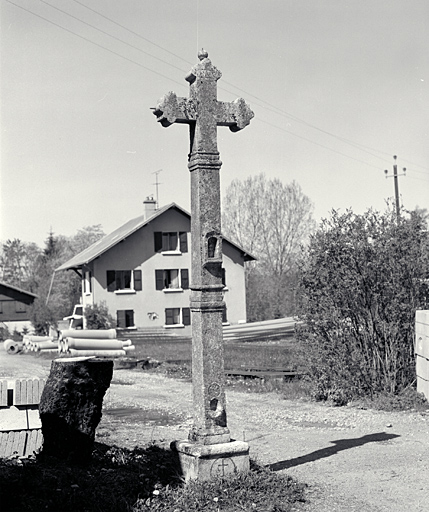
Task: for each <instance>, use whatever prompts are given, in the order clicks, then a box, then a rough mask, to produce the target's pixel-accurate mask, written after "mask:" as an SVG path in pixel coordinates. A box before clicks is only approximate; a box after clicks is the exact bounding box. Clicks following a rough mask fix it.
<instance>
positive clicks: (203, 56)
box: [198, 48, 209, 60]
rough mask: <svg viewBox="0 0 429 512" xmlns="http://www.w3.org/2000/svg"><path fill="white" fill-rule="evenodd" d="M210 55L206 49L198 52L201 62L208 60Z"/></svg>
mask: <svg viewBox="0 0 429 512" xmlns="http://www.w3.org/2000/svg"><path fill="white" fill-rule="evenodd" d="M208 56H209V54H208V53H207V52H206V51H205V50H204V48H201V50H200V51H199V52H198V58H199V59H200V60H203V59H207V57H208Z"/></svg>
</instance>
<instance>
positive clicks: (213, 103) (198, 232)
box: [154, 50, 253, 473]
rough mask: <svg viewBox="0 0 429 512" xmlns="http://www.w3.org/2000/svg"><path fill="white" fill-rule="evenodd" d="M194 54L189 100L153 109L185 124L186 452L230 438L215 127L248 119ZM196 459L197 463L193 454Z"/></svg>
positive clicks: (202, 56) (203, 55) (167, 100)
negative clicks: (223, 97) (189, 408)
mask: <svg viewBox="0 0 429 512" xmlns="http://www.w3.org/2000/svg"><path fill="white" fill-rule="evenodd" d="M198 57H199V60H200V62H199V63H198V64H196V65H195V66H194V67H193V68H192V70H191V71H190V73H189V74H188V76H187V77H186V80H187V81H188V82H189V98H188V99H187V98H178V97H177V96H176V94H175V93H173V92H169V93H168V94H167V95H166V96H164V98H162V99H161V100H160V102H159V103H158V105H157V106H156V108H155V109H154V114H155V116H156V117H157V120H158V121H159V122H160V123H161V124H162V125H163V126H164V127H167V126H170V125H171V124H173V123H185V124H189V127H190V147H191V150H190V154H189V162H188V168H189V170H190V172H191V212H192V215H191V219H192V220H191V235H192V272H191V274H192V282H191V284H190V288H191V311H192V389H193V404H194V424H193V427H192V429H191V431H190V433H189V440H190V441H191V442H193V443H194V444H192V443H191V444H190V445H189V443H188V444H186V446H187V448H186V449H187V450H188V448H189V446H193V448H192V450H196V451H198V450H200V447H201V446H209V445H216V446H218V445H219V446H220V445H222V446H223V445H225V444H226V445H229V444H231V443H229V441H230V433H229V429H228V426H227V415H226V400H225V391H224V388H225V384H224V361H223V337H222V312H223V308H224V306H225V304H224V302H223V293H222V290H223V284H222V236H221V211H220V176H219V173H220V168H221V165H222V162H221V161H220V156H219V152H218V149H217V127H218V126H229V127H230V129H231V130H232V131H238V130H241V129H242V128H244V127H245V126H247V125H248V124H249V122H250V120H251V119H252V117H253V112H252V111H251V110H250V108H249V106H248V105H247V104H246V102H245V101H244V100H243V99H241V98H240V99H238V100H236V101H235V102H233V103H225V102H220V101H218V100H217V81H218V80H219V78H220V77H221V76H222V74H221V72H220V71H219V70H218V69H217V68H216V67H215V66H213V64H212V63H211V60H210V59H209V58H208V54H207V52H204V50H203V51H201V52H200V53H199V55H198ZM244 444H245V443H244ZM189 450H191V448H189ZM192 450H191V451H192ZM225 450H227V449H226V448H225ZM178 451H179V454H180V453H182V451H181V450H178ZM188 455H189V453H188V452H187V455H186V456H185V455H184V458H185V459H186V460H188V459H187V457H188ZM247 457H248V447H247ZM185 459H184V460H185ZM194 459H195V457H194V456H193V455H192V456H191V459H189V460H191V461H193V462H190V463H189V464H190V467H192V468H194V469H192V470H190V472H191V473H192V472H193V471H196V473H198V471H200V470H199V469H198V468H200V466H201V464H200V462H195V461H194ZM195 460H197V461H199V460H200V457H196V459H195ZM247 464H248V461H247ZM204 472H205V470H204Z"/></svg>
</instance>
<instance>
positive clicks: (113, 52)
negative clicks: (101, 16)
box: [6, 0, 186, 87]
mask: <svg viewBox="0 0 429 512" xmlns="http://www.w3.org/2000/svg"><path fill="white" fill-rule="evenodd" d="M6 2H8V3H9V4H12V5H14V6H15V7H19V9H22V10H23V11H26V12H28V13H30V14H32V15H33V16H36V17H37V18H40V19H42V20H44V21H47V22H48V23H50V24H51V25H54V26H55V27H58V28H61V29H62V30H65V31H66V32H69V33H70V34H73V35H74V36H76V37H79V38H80V39H83V40H84V41H86V42H88V43H91V44H93V45H94V46H98V48H102V49H103V50H106V51H108V52H110V53H112V54H113V55H116V56H117V57H121V59H125V60H127V61H128V62H131V63H133V64H136V65H137V66H139V67H141V68H143V69H145V70H146V71H150V72H151V73H154V74H155V75H158V76H161V77H162V78H165V79H167V80H170V81H171V82H174V83H175V84H178V85H180V86H181V87H186V86H185V85H184V84H182V83H181V82H178V81H177V80H174V78H171V77H168V76H166V75H163V74H162V73H158V71H155V70H153V69H150V68H148V67H147V66H143V64H140V63H139V62H136V61H135V60H132V59H129V58H128V57H125V56H124V55H121V54H120V53H117V52H115V51H114V50H111V49H110V48H107V47H106V46H103V45H102V44H98V43H96V42H95V41H91V39H88V38H87V37H84V36H82V35H80V34H77V33H76V32H73V30H70V29H68V28H65V27H63V26H62V25H59V24H58V23H55V22H54V21H51V20H48V18H45V17H43V16H41V15H40V14H36V13H35V12H33V11H30V10H29V9H26V8H25V7H22V6H21V5H18V4H15V3H14V2H11V0H6Z"/></svg>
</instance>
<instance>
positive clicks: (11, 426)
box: [0, 405, 27, 432]
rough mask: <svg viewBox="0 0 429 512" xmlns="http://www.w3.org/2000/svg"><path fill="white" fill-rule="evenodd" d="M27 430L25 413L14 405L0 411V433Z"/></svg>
mask: <svg viewBox="0 0 429 512" xmlns="http://www.w3.org/2000/svg"><path fill="white" fill-rule="evenodd" d="M26 428H27V411H26V409H25V408H24V409H23V408H18V407H16V406H14V405H12V406H11V407H8V408H7V409H0V432H6V431H8V430H25V429H26Z"/></svg>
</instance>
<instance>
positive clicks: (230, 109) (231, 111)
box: [216, 98, 255, 132]
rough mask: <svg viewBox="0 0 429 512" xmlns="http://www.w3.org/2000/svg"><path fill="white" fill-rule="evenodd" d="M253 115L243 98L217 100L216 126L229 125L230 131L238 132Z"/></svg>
mask: <svg viewBox="0 0 429 512" xmlns="http://www.w3.org/2000/svg"><path fill="white" fill-rule="evenodd" d="M254 116H255V114H254V113H253V112H252V110H251V109H250V107H249V105H248V104H247V103H246V102H245V101H244V100H243V98H238V99H236V100H235V101H233V102H232V103H227V102H224V101H219V102H218V109H217V113H216V123H217V125H218V126H229V129H230V130H231V131H232V132H238V131H239V130H242V129H243V128H245V127H246V126H247V125H248V124H249V123H250V121H251V119H252V118H253V117H254Z"/></svg>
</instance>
